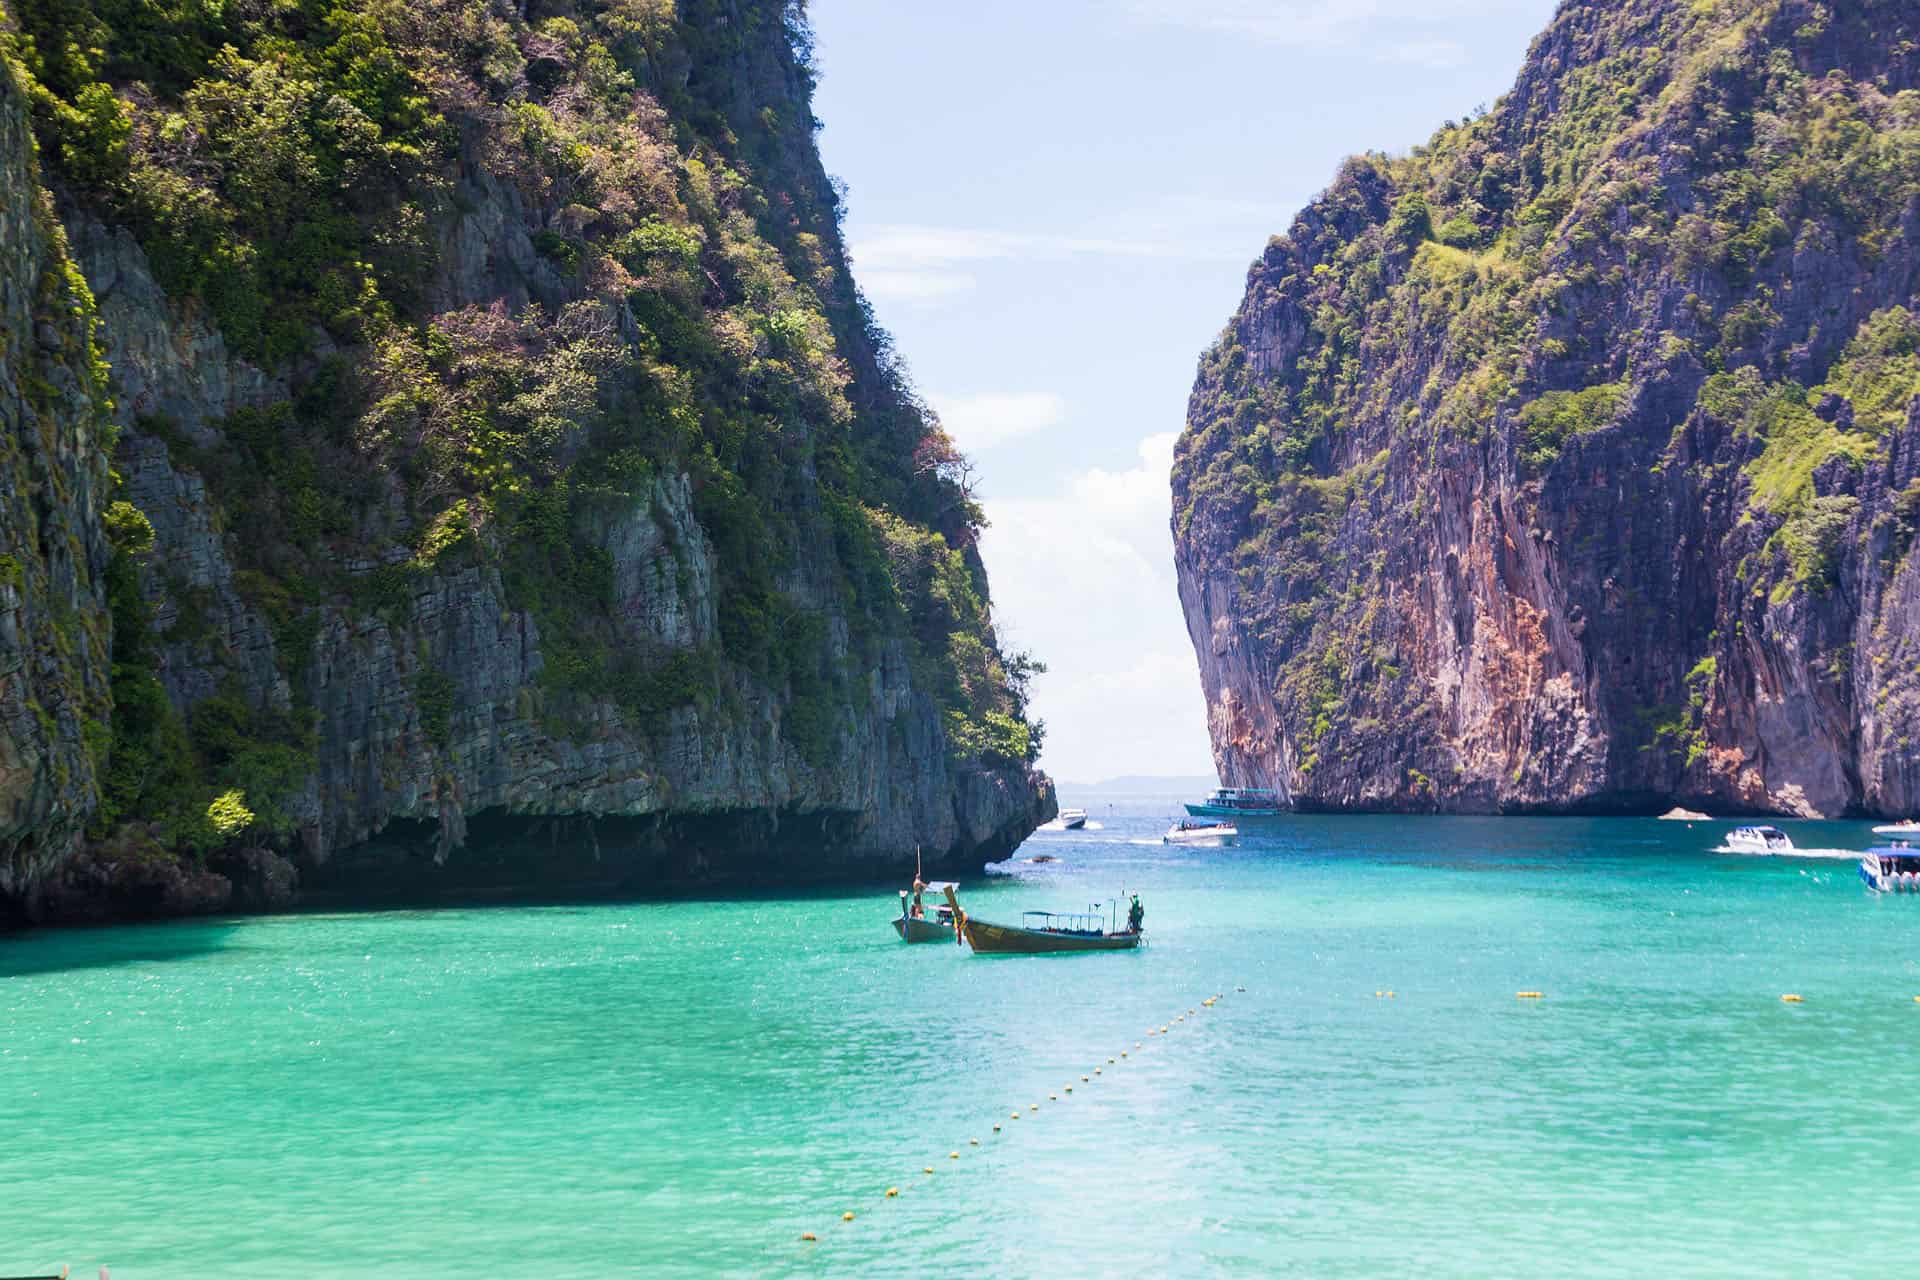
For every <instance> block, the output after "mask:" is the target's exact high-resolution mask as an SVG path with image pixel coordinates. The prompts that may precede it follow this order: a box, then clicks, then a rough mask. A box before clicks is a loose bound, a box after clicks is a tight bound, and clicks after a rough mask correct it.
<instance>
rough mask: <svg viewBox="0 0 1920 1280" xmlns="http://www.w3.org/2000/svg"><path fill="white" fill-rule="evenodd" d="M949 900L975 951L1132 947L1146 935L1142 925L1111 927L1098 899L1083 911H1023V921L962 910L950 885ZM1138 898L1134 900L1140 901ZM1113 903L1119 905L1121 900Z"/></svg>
mask: <svg viewBox="0 0 1920 1280" xmlns="http://www.w3.org/2000/svg"><path fill="white" fill-rule="evenodd" d="M946 893H947V902H948V904H949V905H950V906H951V907H952V908H953V910H954V912H955V913H956V914H957V915H958V916H959V918H960V932H961V935H962V936H963V937H965V938H966V940H967V945H968V946H970V947H972V948H973V951H974V954H975V955H1021V956H1032V955H1049V954H1054V953H1060V952H1072V951H1131V950H1133V948H1135V947H1137V946H1139V945H1140V943H1141V941H1142V940H1143V939H1144V938H1145V937H1146V930H1144V929H1139V928H1132V927H1129V928H1126V929H1118V928H1109V927H1108V925H1109V921H1108V920H1107V918H1106V917H1105V916H1104V915H1102V914H1101V912H1100V910H1099V905H1100V904H1098V903H1095V904H1094V905H1093V907H1092V908H1090V909H1089V910H1087V911H1081V912H1060V911H1023V912H1021V913H1020V923H1019V924H1017V925H1012V924H996V923H994V922H993V921H991V920H976V919H974V918H973V917H972V916H969V915H968V914H967V913H966V912H964V911H962V910H960V900H959V899H958V898H956V897H955V896H954V893H953V888H952V886H948V887H947V890H946ZM1138 901H1139V900H1138V899H1137V898H1136V899H1135V902H1136V903H1138ZM1114 906H1115V907H1116V908H1118V906H1119V903H1117V902H1116V903H1115V904H1114Z"/></svg>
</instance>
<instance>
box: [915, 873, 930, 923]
mask: <svg viewBox="0 0 1920 1280" xmlns="http://www.w3.org/2000/svg"><path fill="white" fill-rule="evenodd" d="M926 891H927V882H926V881H925V880H922V879H921V878H920V877H919V876H915V877H914V878H913V918H914V919H915V920H924V919H926V918H927V908H926V904H925V903H923V902H921V901H920V895H921V894H923V893H925V892H926Z"/></svg>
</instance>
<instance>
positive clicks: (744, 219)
mask: <svg viewBox="0 0 1920 1280" xmlns="http://www.w3.org/2000/svg"><path fill="white" fill-rule="evenodd" d="M20 10H21V11H20V14H19V24H18V25H19V27H20V33H19V36H18V37H17V38H16V46H15V47H16V49H18V50H19V51H21V53H22V55H23V56H22V63H23V71H24V73H25V75H26V76H27V78H28V79H29V82H30V83H31V84H33V85H34V86H35V92H36V93H37V95H38V111H37V118H38V123H39V127H40V131H41V134H42V142H43V150H45V151H46V152H47V153H49V154H55V155H58V156H59V157H60V161H61V162H60V164H59V165H57V166H56V174H55V180H54V184H53V185H54V187H55V190H56V192H57V193H58V195H59V197H60V199H59V204H60V213H61V215H62V216H63V218H64V221H65V224H66V227H67V231H68V234H69V236H70V238H71V241H72V243H73V245H74V251H75V255H76V257H77V259H78V262H79V264H80V267H81V268H82V270H83V271H84V274H85V277H86V280H87V281H89V282H91V285H92V295H93V297H94V298H96V299H97V303H98V311H99V335H100V341H101V343H102V345H103V346H104V350H105V356H106V360H107V363H108V364H110V365H111V368H112V390H113V394H114V398H115V405H116V408H115V411H114V412H115V416H116V417H117V419H118V421H119V424H120V427H121V434H120V437H119V443H118V447H117V450H116V452H115V453H114V456H113V462H114V466H115V471H116V480H117V484H118V489H117V491H116V493H115V494H114V495H113V496H114V497H115V498H117V499H118V500H119V501H122V502H124V503H125V504H126V505H127V509H128V510H130V511H137V512H138V513H140V514H141V515H142V516H143V517H144V521H145V523H147V524H150V526H151V547H150V548H148V547H147V546H146V545H145V543H144V541H143V540H141V539H138V538H136V539H133V540H131V541H126V542H125V545H124V546H122V548H121V549H120V550H118V551H115V552H113V554H112V558H111V568H112V569H117V570H119V571H120V574H121V578H120V580H121V581H123V582H125V583H126V584H127V587H128V589H127V590H126V591H124V592H121V593H119V594H118V595H115V596H114V597H113V599H112V601H111V604H112V608H111V613H112V637H113V639H112V649H113V655H114V662H115V667H114V679H113V690H112V692H113V703H114V713H113V715H112V716H111V717H110V718H109V717H107V716H106V714H105V712H104V710H103V711H102V712H101V718H102V722H103V723H110V724H111V732H110V734H109V737H110V741H104V742H102V743H101V744H99V749H100V751H101V753H102V754H103V755H106V756H108V757H109V758H110V760H111V761H112V763H110V764H109V765H108V766H107V768H106V774H107V778H106V784H105V786H104V787H103V788H102V789H101V792H100V796H99V804H98V806H97V807H96V806H94V805H91V804H88V803H85V798H86V796H87V794H88V788H89V786H90V785H91V781H90V778H91V775H90V774H88V773H85V772H75V773H74V781H73V782H72V783H71V785H72V787H73V788H74V791H73V792H72V794H71V796H70V797H69V803H68V804H67V805H66V806H65V808H64V809H63V810H62V812H61V817H60V820H59V821H60V822H62V823H64V826H60V825H58V824H57V823H55V822H54V821H53V820H51V819H49V818H48V817H47V816H46V803H47V802H44V801H43V802H41V804H42V807H41V809H39V810H29V811H23V813H22V815H21V817H20V819H19V820H18V825H19V827H20V829H21V831H22V833H23V835H22V837H21V839H22V840H23V841H24V842H27V843H23V845H22V847H23V848H25V847H28V844H31V845H32V847H36V848H37V847H42V846H45V847H49V848H54V847H56V846H57V847H58V852H64V851H65V850H66V848H67V847H68V846H69V845H70V843H71V841H70V840H69V839H68V837H70V836H71V835H72V834H73V833H74V832H75V831H76V830H77V829H78V828H79V827H80V826H81V825H82V824H86V823H88V822H89V821H90V823H91V828H92V832H93V840H92V844H91V847H90V850H89V852H87V853H84V854H82V855H81V856H80V857H79V858H78V860H73V861H68V862H66V863H65V864H62V862H61V859H60V858H59V857H58V856H47V857H41V858H39V859H38V860H29V859H26V858H24V857H22V858H19V859H16V860H15V862H16V864H17V865H18V866H19V867H20V868H21V870H20V872H19V873H18V874H16V875H15V877H14V879H13V880H12V881H11V882H10V883H6V884H0V895H5V896H7V897H10V898H11V899H12V900H13V902H14V903H15V909H16V910H18V909H22V908H24V909H26V910H28V911H29V912H32V911H34V910H41V911H48V912H52V913H54V914H69V915H72V914H81V915H84V914H92V913H97V912H98V911H100V910H101V909H103V908H102V906H101V901H102V899H103V897H104V898H106V899H108V900H109V901H108V903H107V905H106V907H105V908H104V909H106V910H117V909H129V910H148V909H152V910H162V911H170V910H181V909H192V908H203V907H208V906H215V905H219V904H220V902H221V901H223V900H224V898H225V896H226V894H227V893H230V892H232V891H233V890H232V889H228V890H226V891H225V892H223V890H222V888H221V884H227V885H237V886H238V888H239V891H240V893H241V896H242V900H243V901H252V900H254V899H255V898H258V899H261V900H266V901H282V900H285V898H286V895H287V893H288V891H289V885H288V882H287V877H286V875H285V874H284V871H283V870H282V867H283V866H284V864H283V863H282V861H281V860H282V858H283V857H284V859H287V860H291V861H292V862H294V863H295V864H297V865H298V867H299V870H300V875H301V878H302V880H303V882H304V883H306V884H307V885H309V886H313V885H320V886H324V887H327V888H330V889H341V890H346V891H349V892H353V893H368V892H380V891H383V890H387V889H400V890H410V889H416V888H421V887H429V886H433V885H446V884H463V883H467V884H471V883H514V884H518V885H523V886H527V885H530V886H535V887H553V886H557V885H561V884H566V883H572V882H577V881H595V882H603V883H604V882H613V883H619V884H624V885H629V886H636V887H644V886H647V885H653V884H659V883H663V882H667V881H682V882H684V881H690V880H700V879H714V878H722V877H726V876H729V875H734V874H740V875H745V874H748V873H749V872H750V873H751V874H752V875H754V876H755V877H756V878H758V879H761V880H768V879H775V880H796V879H805V878H815V877H826V876H834V875H847V874H856V873H879V872H883V871H897V870H900V869H903V868H910V867H911V865H912V863H913V860H914V856H915V849H916V846H919V847H922V848H924V850H925V855H926V862H927V865H928V866H929V867H937V866H942V865H945V866H962V865H972V866H977V865H979V864H980V863H982V862H984V861H987V860H990V859H992V858H996V857H1000V856H1004V854H1005V853H1006V852H1007V851H1009V850H1010V849H1011V848H1012V847H1013V846H1014V845H1015V844H1017V843H1018V842H1019V841H1020V840H1021V839H1023V838H1024V837H1025V835H1026V834H1027V833H1028V832H1029V831H1030V830H1031V829H1032V827H1033V826H1035V825H1037V824H1038V823H1039V822H1041V821H1044V820H1045V819H1046V818H1047V817H1049V816H1050V815H1051V813H1052V803H1053V801H1052V793H1051V788H1050V786H1049V784H1048V783H1047V782H1046V779H1045V778H1044V777H1043V776H1041V775H1039V774H1038V773H1037V772H1035V771H1034V770H1033V768H1032V765H1031V761H1032V758H1033V756H1034V754H1035V752H1036V751H1037V747H1038V740H1037V735H1035V734H1034V733H1033V732H1032V731H1031V729H1030V727H1029V726H1028V725H1027V723H1026V720H1025V717H1024V673H1025V670H1026V664H1025V661H1024V659H1009V658H1007V657H1005V656H1004V655H1003V654H1002V653H1001V651H1000V649H999V647H998V645H997V643H996V641H995V637H994V634H993V630H992V626H991V619H990V615H989V613H988V609H987V605H986V603H985V602H986V584H985V577H984V572H983V570H982V568H981V566H980V562H979V559H978V556H977V554H976V553H975V552H974V550H973V540H974V532H975V527H976V521H977V516H978V513H977V511H976V510H975V509H974V508H973V507H972V504H971V502H970V501H969V499H968V496H967V494H966V493H965V492H964V490H962V489H961V488H960V487H959V486H958V484H957V483H956V482H955V480H954V478H953V476H954V472H955V461H956V459H955V456H954V455H953V453H952V450H951V446H950V445H949V444H948V443H947V442H946V441H945V438H944V437H943V436H941V435H940V433H939V430H938V427H937V424H935V423H933V422H932V421H931V419H930V418H929V417H928V416H927V415H926V414H925V413H924V412H923V411H922V409H921V408H920V406H919V405H918V403H917V402H916V401H915V400H914V398H913V397H912V395H911V393H910V391H909V390H908V389H907V388H906V387H905V384H904V380H903V379H902V377H901V376H900V374H899V373H898V371H897V368H896V366H895V364H894V362H893V360H892V357H891V355H890V351H889V349H888V347H887V345H886V339H885V336H884V334H881V333H880V332H879V331H878V330H877V329H875V328H874V327H873V325H872V323H871V320H870V318H869V317H868V315H867V313H866V310H865V306H864V303H863V302H862V301H861V300H860V298H859V296H858V294H857V292H856V291H855V289H854V286H853V284H852V281H851V279H850V277H849V275H848V272H847V266H846V261H845V256H844V252H843V250H842V248H841V245H840V241H839V236H838V229H837V203H836V199H835V195H834V193H833V191H832V188H831V187H830V185H829V184H828V182H827V180H826V177H825V175H824V173H823V172H822V171H821V170H820V166H819V161H818V158H817V156H816V155H815V153H814V150H813V146H812V138H811V131H812V127H813V121H812V116H811V112H810V110H809V107H808V94H809V88H810V80H809V73H808V71H807V68H806V64H805V29H804V26H803V25H802V23H801V18H800V15H799V12H798V9H797V7H787V6H782V5H778V4H759V5H756V4H752V3H727V2H719V3H685V2H683V3H682V4H680V5H679V6H678V8H677V9H676V7H675V6H674V5H672V4H670V3H660V2H657V0H645V2H642V3H638V4H628V5H624V6H611V7H598V8H591V9H576V8H574V7H572V6H568V5H545V6H536V7H534V8H533V9H527V8H524V7H522V8H515V7H512V6H504V7H502V6H495V7H488V6H487V5H484V4H464V3H446V4H438V5H424V6H408V7H406V8H405V9H404V10H399V9H393V8H375V7H369V6H363V5H358V4H352V3H342V4H337V5H335V6H334V7H333V8H331V9H330V10H329V11H328V13H327V15H326V17H325V20H324V21H323V22H321V23H319V24H318V25H312V24H310V23H309V22H308V20H307V19H306V18H293V17H289V16H287V15H279V16H274V17H267V18H260V17H257V16H250V15H244V16H243V15H236V16H230V17H228V18H224V19H209V18H204V17H201V18H181V17H178V16H177V15H176V16H173V17H168V16H166V15H157V14H153V13H147V14H144V15H140V14H133V15H122V16H120V17H117V18H115V19H114V22H115V23H117V24H118V26H117V27H115V28H113V29H110V30H108V31H107V32H106V33H105V35H104V36H102V35H98V34H96V36H95V39H96V40H97V41H98V47H99V48H100V49H103V50H104V51H105V52H104V55H99V56H96V57H94V58H93V60H91V61H88V62H86V63H85V65H79V66H76V65H75V62H74V59H76V58H78V57H82V56H83V55H80V54H79V53H78V51H77V50H73V49H70V50H68V51H67V53H66V55H64V60H63V59H62V57H60V56H56V55H53V54H50V53H48V52H47V50H48V48H49V44H50V43H51V41H50V39H49V35H50V33H51V32H53V31H55V30H57V29H60V28H61V26H62V24H68V25H70V24H72V23H73V22H75V21H77V20H78V19H76V18H75V16H74V14H73V13H72V12H69V11H68V9H67V7H65V6H63V5H61V4H59V3H51V2H50V3H45V4H32V3H29V4H24V5H21V6H20ZM95 20H96V21H98V20H97V19H95ZM154 24H157V26H156V25H154ZM102 25H104V24H102ZM289 50H291V52H289ZM88 113H91V116H92V117H95V118H93V119H90V118H89V115H88ZM17 115H18V113H17V112H16V117H17ZM76 116H78V117H80V118H79V119H78V120H76V118H75V117H76ZM103 119H104V123H102V122H101V121H102V120H103ZM21 141H22V145H24V135H22V136H21ZM9 154H11V153H9ZM13 172H14V171H13V170H10V171H9V174H10V176H11V175H12V173H13ZM13 189H14V188H13V186H12V185H9V187H8V190H9V191H10V192H11V191H12V190H13ZM43 203H44V202H43ZM51 225H52V231H53V233H54V234H56V235H57V233H58V232H59V224H58V223H53V224H51ZM12 243H14V242H13V241H9V246H11V244H12ZM8 297H9V298H11V297H12V295H11V294H9V295H8ZM8 332H9V335H10V336H11V335H13V334H14V333H16V332H17V330H15V329H14V328H13V326H12V325H11V323H10V324H9V329H8ZM83 349H84V348H83ZM86 368H87V366H85V365H84V364H83V365H82V366H81V369H82V371H83V372H84V371H85V369H86ZM81 385H82V386H83V387H84V384H81ZM67 419H72V420H73V421H74V422H75V423H77V422H78V419H74V418H73V414H72V413H71V412H68V413H65V414H64V415H63V421H65V420H67ZM11 425H12V423H11V420H10V421H9V426H11ZM68 432H69V436H70V437H71V439H72V448H73V449H74V450H75V451H76V452H78V453H80V454H83V455H84V454H86V449H85V446H86V445H87V444H88V442H89V441H88V437H86V436H85V435H84V434H83V433H81V431H80V429H79V427H78V426H77V425H71V426H69V428H68ZM21 434H22V433H20V432H14V433H13V434H12V438H14V439H16V440H17V439H20V438H21ZM87 456H88V457H89V463H88V465H91V466H92V467H93V468H94V471H93V472H92V473H90V474H93V475H94V476H95V478H96V481H97V482H98V483H100V484H104V477H105V469H104V467H103V466H102V465H101V463H100V458H99V455H98V446H97V443H96V444H95V451H94V452H93V453H92V454H91V455H87ZM100 505H101V504H100V503H99V502H98V501H97V500H96V501H94V503H93V505H92V506H91V507H80V508H77V509H76V514H75V515H74V516H73V517H72V518H73V519H74V520H75V521H76V523H77V524H78V525H79V526H80V527H82V528H83V529H84V530H87V531H89V532H87V533H86V535H85V536H87V537H91V539H92V542H91V543H90V544H87V543H84V542H83V545H91V546H92V547H93V552H92V554H93V556H94V569H95V574H96V576H97V575H98V574H99V572H100V571H101V568H102V565H103V564H106V563H107V561H108V553H107V547H108V544H107V541H106V540H105V539H104V537H103V536H102V535H101V533H100V532H99V530H100V520H99V515H98V512H97V510H95V508H97V507H98V506H100ZM17 514H18V513H16V512H15V511H13V510H11V509H10V510H9V511H8V512H7V513H6V517H7V518H8V519H14V518H16V516H17ZM44 559H45V557H44V555H36V557H35V562H36V564H38V563H40V562H42V561H44ZM48 572H51V571H48ZM108 576H110V577H111V576H112V574H111V572H109V573H108ZM101 595H102V593H101V592H100V591H99V590H98V589H95V591H94V596H93V604H94V608H95V610H96V614H97V613H98V612H99V610H100V607H101V604H102V600H101ZM8 598H9V599H11V598H14V597H8ZM100 639H101V640H102V641H103V642H104V634H103V635H102V636H101V637H100ZM86 652H88V651H84V650H83V651H81V653H82V656H84V655H85V653H86ZM94 661H95V663H96V666H97V664H98V662H99V655H98V653H95V654H94ZM97 674H98V673H97V671H96V684H97V683H98V680H97ZM56 714H57V713H56ZM75 714H76V715H77V714H79V713H78V712H76V713H75ZM49 732H50V733H51V735H52V737H53V739H54V740H56V741H57V742H61V743H67V744H69V745H70V746H71V747H72V749H74V750H77V749H78V747H77V746H76V745H73V744H78V743H80V741H81V735H79V733H78V732H77V722H76V725H75V726H71V727H68V726H59V725H56V726H55V727H54V728H53V729H51V730H49ZM55 764H56V761H55V759H54V758H53V757H51V756H46V757H30V758H28V760H27V764H26V767H25V768H24V770H23V773H22V777H23V779H27V780H28V781H29V782H30V783H31V785H30V786H29V785H27V783H25V782H23V786H22V794H27V793H29V792H30V791H31V789H32V787H39V788H41V789H42V790H44V789H46V788H47V786H48V785H49V784H48V782H47V781H46V780H47V779H49V778H51V777H52V776H53V775H54V773H55V772H56V769H55ZM61 776H62V777H63V778H64V777H65V776H66V775H65V774H64V773H63V774H62V775H61ZM243 854H244V856H242V855H243ZM155 865H160V866H163V867H169V868H174V869H175V870H174V871H172V872H166V873H158V874H156V873H154V872H153V871H152V870H151V869H152V868H153V867H154V866H155ZM129 868H133V869H137V873H136V872H135V871H129V870H127V869H129ZM209 876H211V877H212V878H213V879H214V880H220V881H221V884H215V883H212V882H211V881H210V880H209V879H208V877H209ZM157 882H164V883H160V884H159V887H156V883H157ZM263 886H264V887H263ZM116 895H117V896H116Z"/></svg>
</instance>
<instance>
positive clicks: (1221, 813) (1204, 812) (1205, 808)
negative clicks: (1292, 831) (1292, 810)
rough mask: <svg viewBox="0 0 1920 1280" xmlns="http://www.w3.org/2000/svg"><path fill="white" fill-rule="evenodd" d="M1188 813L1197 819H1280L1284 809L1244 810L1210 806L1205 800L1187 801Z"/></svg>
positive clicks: (1226, 806)
mask: <svg viewBox="0 0 1920 1280" xmlns="http://www.w3.org/2000/svg"><path fill="white" fill-rule="evenodd" d="M1187 813H1188V815H1189V816H1190V817H1195V818H1278V817H1281V816H1282V815H1283V814H1284V813H1285V810H1282V809H1242V808H1239V807H1237V806H1234V805H1226V804H1208V803H1207V802H1206V801H1204V800H1189V801H1187Z"/></svg>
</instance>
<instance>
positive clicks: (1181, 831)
mask: <svg viewBox="0 0 1920 1280" xmlns="http://www.w3.org/2000/svg"><path fill="white" fill-rule="evenodd" d="M1239 836H1240V828H1238V827H1236V826H1234V825H1233V824H1232V823H1231V822H1194V821H1191V820H1190V819H1187V818H1182V819H1181V820H1180V821H1178V822H1176V823H1174V824H1173V825H1172V826H1170V827H1168V828H1167V834H1165V835H1163V836H1161V837H1160V843H1162V844H1219V843H1223V842H1225V841H1228V840H1236V839H1238V838H1239Z"/></svg>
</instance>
